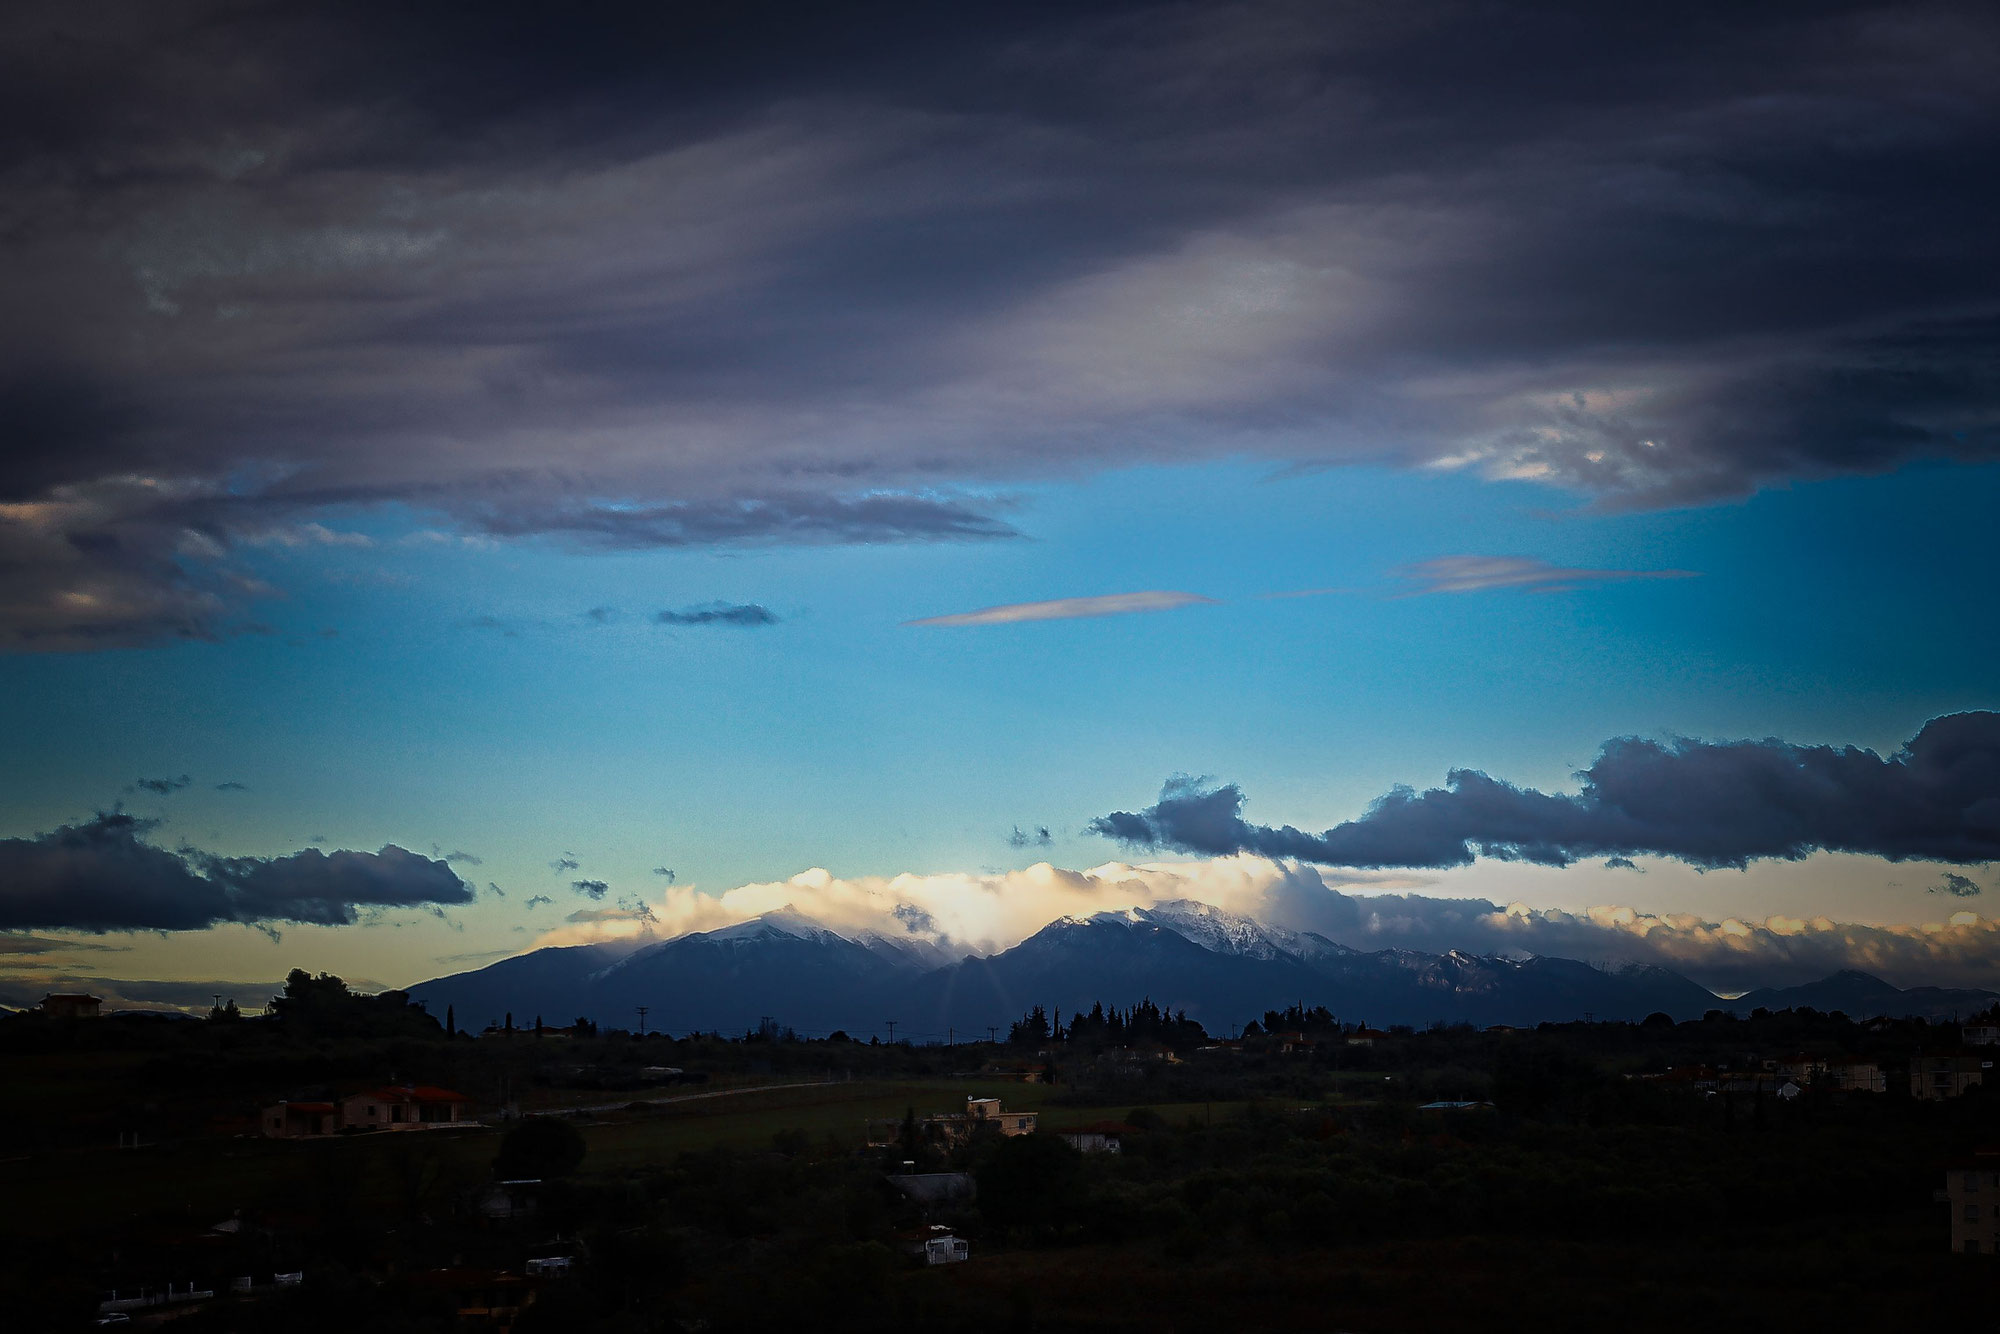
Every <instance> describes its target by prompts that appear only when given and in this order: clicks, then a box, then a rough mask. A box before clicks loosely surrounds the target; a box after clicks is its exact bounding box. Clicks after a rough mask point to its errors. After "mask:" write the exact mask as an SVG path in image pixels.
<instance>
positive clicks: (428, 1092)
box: [340, 1084, 471, 1130]
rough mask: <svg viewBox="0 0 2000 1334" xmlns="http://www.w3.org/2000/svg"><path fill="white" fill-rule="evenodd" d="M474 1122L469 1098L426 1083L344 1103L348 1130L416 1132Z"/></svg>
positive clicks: (342, 1111) (372, 1092)
mask: <svg viewBox="0 0 2000 1334" xmlns="http://www.w3.org/2000/svg"><path fill="white" fill-rule="evenodd" d="M470 1119H471V1108H470V1105H469V1101H468V1099H467V1098H466V1097H465V1095H464V1094H462V1093H453V1092H452V1091H451V1090H450V1089H441V1088H432V1087H430V1086H429V1085H426V1084H400V1085H397V1084H388V1085H384V1086H382V1087H381V1088H372V1089H368V1090H365V1091H364V1092H361V1093H355V1094H351V1095H349V1096H348V1097H345V1098H342V1099H341V1100H340V1124H341V1128H342V1129H348V1130H416V1129H420V1128H422V1127H424V1126H434V1125H449V1124H451V1123H454V1122H458V1121H467V1120H470Z"/></svg>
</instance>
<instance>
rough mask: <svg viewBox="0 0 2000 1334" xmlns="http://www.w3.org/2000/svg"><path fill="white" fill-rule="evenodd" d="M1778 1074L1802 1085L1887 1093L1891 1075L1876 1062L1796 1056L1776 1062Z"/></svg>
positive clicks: (1837, 1057)
mask: <svg viewBox="0 0 2000 1334" xmlns="http://www.w3.org/2000/svg"><path fill="white" fill-rule="evenodd" d="M1775 1066H1776V1070H1777V1073H1779V1074H1781V1075H1783V1076H1785V1077H1786V1078H1787V1079H1790V1080H1791V1081H1792V1082H1794V1083H1796V1084H1798V1085H1800V1086H1801V1087H1811V1086H1813V1085H1818V1086H1819V1087H1821V1088H1833V1089H1841V1090H1844V1091H1847V1092H1850V1093H1886V1092H1888V1089H1889V1079H1888V1076H1887V1075H1885V1074H1883V1072H1882V1067H1881V1066H1879V1065H1877V1064H1876V1063H1875V1062H1873V1061H1855V1060H1849V1059H1847V1058H1846V1057H1842V1056H1806V1055H1799V1056H1794V1057H1792V1058H1791V1059H1790V1060H1788V1061H1778V1062H1775Z"/></svg>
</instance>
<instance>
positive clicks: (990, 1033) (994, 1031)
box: [986, 1024, 1000, 1047]
mask: <svg viewBox="0 0 2000 1334" xmlns="http://www.w3.org/2000/svg"><path fill="white" fill-rule="evenodd" d="M986 1041H987V1042H988V1043H990V1044H992V1045H993V1046H995V1047H997V1046H999V1045H1000V1025H998V1024H988V1025H987V1026H986Z"/></svg>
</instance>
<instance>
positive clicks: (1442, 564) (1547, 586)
mask: <svg viewBox="0 0 2000 1334" xmlns="http://www.w3.org/2000/svg"><path fill="white" fill-rule="evenodd" d="M1396 574H1397V575H1398V576H1399V577H1401V578H1403V579H1407V580H1410V581H1412V582H1414V583H1416V584H1418V585H1419V587H1417V588H1413V589H1411V590H1410V591H1409V592H1408V593H1406V594H1404V596H1406V597H1414V596H1417V595H1420V594H1424V593H1483V592H1487V591H1488V590H1490V589H1495V588H1525V589H1528V590H1530V591H1532V592H1537V593H1558V592H1563V591H1565V590H1567V589H1572V588H1576V587H1578V586H1580V585H1583V584H1610V583H1622V582H1624V581H1626V580H1630V579H1693V578H1695V577H1696V572H1695V571H1693V570H1588V569H1575V568H1571V567H1565V566H1561V565H1551V564H1549V563H1548V562H1547V561H1542V560H1536V559H1534V558H1533V557H1531V556H1439V557H1437V558H1436V559H1434V560H1425V561H1418V562H1417V563H1416V564H1414V565H1405V566H1403V567H1401V568H1400V569H1398V570H1397V571H1396Z"/></svg>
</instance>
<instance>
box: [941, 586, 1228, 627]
mask: <svg viewBox="0 0 2000 1334" xmlns="http://www.w3.org/2000/svg"><path fill="white" fill-rule="evenodd" d="M1215 603H1216V599H1215V598H1209V597H1203V596H1201V594H1199V593H1176V592H1169V591H1166V590H1162V589H1154V590H1149V591H1147V592H1144V593H1107V594H1105V595H1103V596H1101V597H1088V598H1052V599H1050V600H1049V601H1047V602H1009V603H1004V604H1002V605H1001V606H998V607H982V608H980V609H979V610H978V611H962V612H955V613H953V614H952V615H949V616H925V617H921V618H920V619H918V620H914V621H905V622H903V624H905V625H1012V624H1014V623H1015V622H1017V621H1068V620H1076V619H1078V618H1081V617H1086V616H1124V615H1128V614H1130V613H1132V612H1141V611H1173V610H1174V609H1175V608H1177V607H1192V606H1200V605H1214V604H1215Z"/></svg>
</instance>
